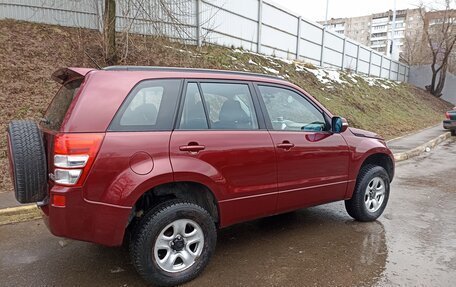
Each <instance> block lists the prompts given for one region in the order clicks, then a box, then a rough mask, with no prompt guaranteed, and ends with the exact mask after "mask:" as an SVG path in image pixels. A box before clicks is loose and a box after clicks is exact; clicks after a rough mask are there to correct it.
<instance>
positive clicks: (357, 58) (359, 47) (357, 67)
mask: <svg viewBox="0 0 456 287" xmlns="http://www.w3.org/2000/svg"><path fill="white" fill-rule="evenodd" d="M357 47H358V50H357V51H356V70H355V71H356V73H358V71H359V49H361V46H360V45H359V44H358V45H357Z"/></svg>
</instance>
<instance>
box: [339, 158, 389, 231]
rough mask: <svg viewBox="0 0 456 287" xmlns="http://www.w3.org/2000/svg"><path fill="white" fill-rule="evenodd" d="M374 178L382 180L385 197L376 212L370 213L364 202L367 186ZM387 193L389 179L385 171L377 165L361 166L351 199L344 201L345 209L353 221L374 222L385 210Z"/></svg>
mask: <svg viewBox="0 0 456 287" xmlns="http://www.w3.org/2000/svg"><path fill="white" fill-rule="evenodd" d="M375 177H380V178H381V179H382V180H383V182H384V185H385V195H384V199H383V202H382V203H381V206H380V207H379V208H378V209H377V210H376V211H374V212H371V211H369V210H368V208H367V206H366V204H365V202H364V200H365V196H366V189H367V188H368V184H369V183H370V182H371V180H372V179H374V178H375ZM389 193H390V178H389V175H388V173H387V172H386V170H385V169H384V168H383V167H381V166H377V165H366V166H363V167H362V168H361V170H360V172H359V174H358V178H357V180H356V186H355V190H354V192H353V196H352V198H351V199H349V200H346V201H345V209H346V210H347V212H348V214H349V215H350V216H351V217H353V218H354V219H355V220H358V221H363V222H368V221H374V220H376V219H377V218H378V217H379V216H380V215H382V213H383V211H384V210H385V207H386V204H387V203H388V198H389Z"/></svg>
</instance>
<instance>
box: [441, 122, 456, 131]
mask: <svg viewBox="0 0 456 287" xmlns="http://www.w3.org/2000/svg"><path fill="white" fill-rule="evenodd" d="M443 128H444V129H447V130H456V121H454V120H444V121H443Z"/></svg>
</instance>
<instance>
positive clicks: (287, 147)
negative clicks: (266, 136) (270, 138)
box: [277, 141, 295, 150]
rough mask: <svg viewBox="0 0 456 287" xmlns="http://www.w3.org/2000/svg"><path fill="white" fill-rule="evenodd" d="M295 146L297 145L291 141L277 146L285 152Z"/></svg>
mask: <svg viewBox="0 0 456 287" xmlns="http://www.w3.org/2000/svg"><path fill="white" fill-rule="evenodd" d="M294 146H295V145H294V144H293V143H291V142H289V141H283V142H282V143H280V144H278V145H277V147H278V148H283V149H285V150H288V149H291V148H292V147H294Z"/></svg>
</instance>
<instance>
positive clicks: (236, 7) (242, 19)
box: [0, 0, 409, 81]
mask: <svg viewBox="0 0 456 287" xmlns="http://www.w3.org/2000/svg"><path fill="white" fill-rule="evenodd" d="M103 2H104V1H102V0H68V1H64V0H0V19H4V18H12V19H17V20H25V21H32V22H40V23H47V24H57V25H62V26H70V27H82V28H90V29H99V28H100V26H101V20H100V19H101V17H100V15H101V13H102V11H103ZM158 2H159V1H158V0H148V1H144V0H117V3H118V4H117V17H118V21H117V30H118V31H124V30H125V29H128V30H129V31H130V32H132V33H139V34H145V35H148V34H162V35H166V36H168V37H171V38H174V39H178V40H181V41H185V42H187V43H192V44H196V45H202V44H204V43H211V44H218V45H223V46H229V47H230V46H234V47H242V48H243V49H246V50H249V51H253V52H258V53H262V54H267V55H275V56H277V57H281V58H286V59H299V60H302V61H307V62H310V63H312V64H315V65H318V66H324V67H333V68H339V69H350V70H352V71H354V72H357V73H363V74H367V75H370V76H375V77H383V78H388V79H391V80H397V81H407V79H408V73H409V67H408V66H407V65H404V64H402V63H400V62H397V61H394V60H392V59H390V58H388V57H386V56H384V55H382V54H380V53H378V52H376V51H374V50H372V49H370V48H368V47H366V46H363V45H362V44H359V43H357V42H355V41H353V40H351V39H348V38H345V37H344V36H342V35H339V34H337V33H333V32H330V31H326V30H325V29H324V28H323V26H321V25H319V24H317V23H313V22H311V21H307V20H305V19H303V18H302V17H301V16H299V15H296V14H294V13H292V12H290V11H288V10H287V9H284V8H282V7H280V6H278V5H277V4H275V3H273V2H271V1H269V0H267V1H266V0H176V1H167V3H168V5H169V7H167V8H168V9H171V10H173V9H174V10H173V11H172V12H173V13H172V16H171V15H170V13H167V11H164V10H165V9H164V8H163V5H158ZM144 3H147V5H146V6H147V7H145V5H144ZM168 12H169V11H168Z"/></svg>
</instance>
